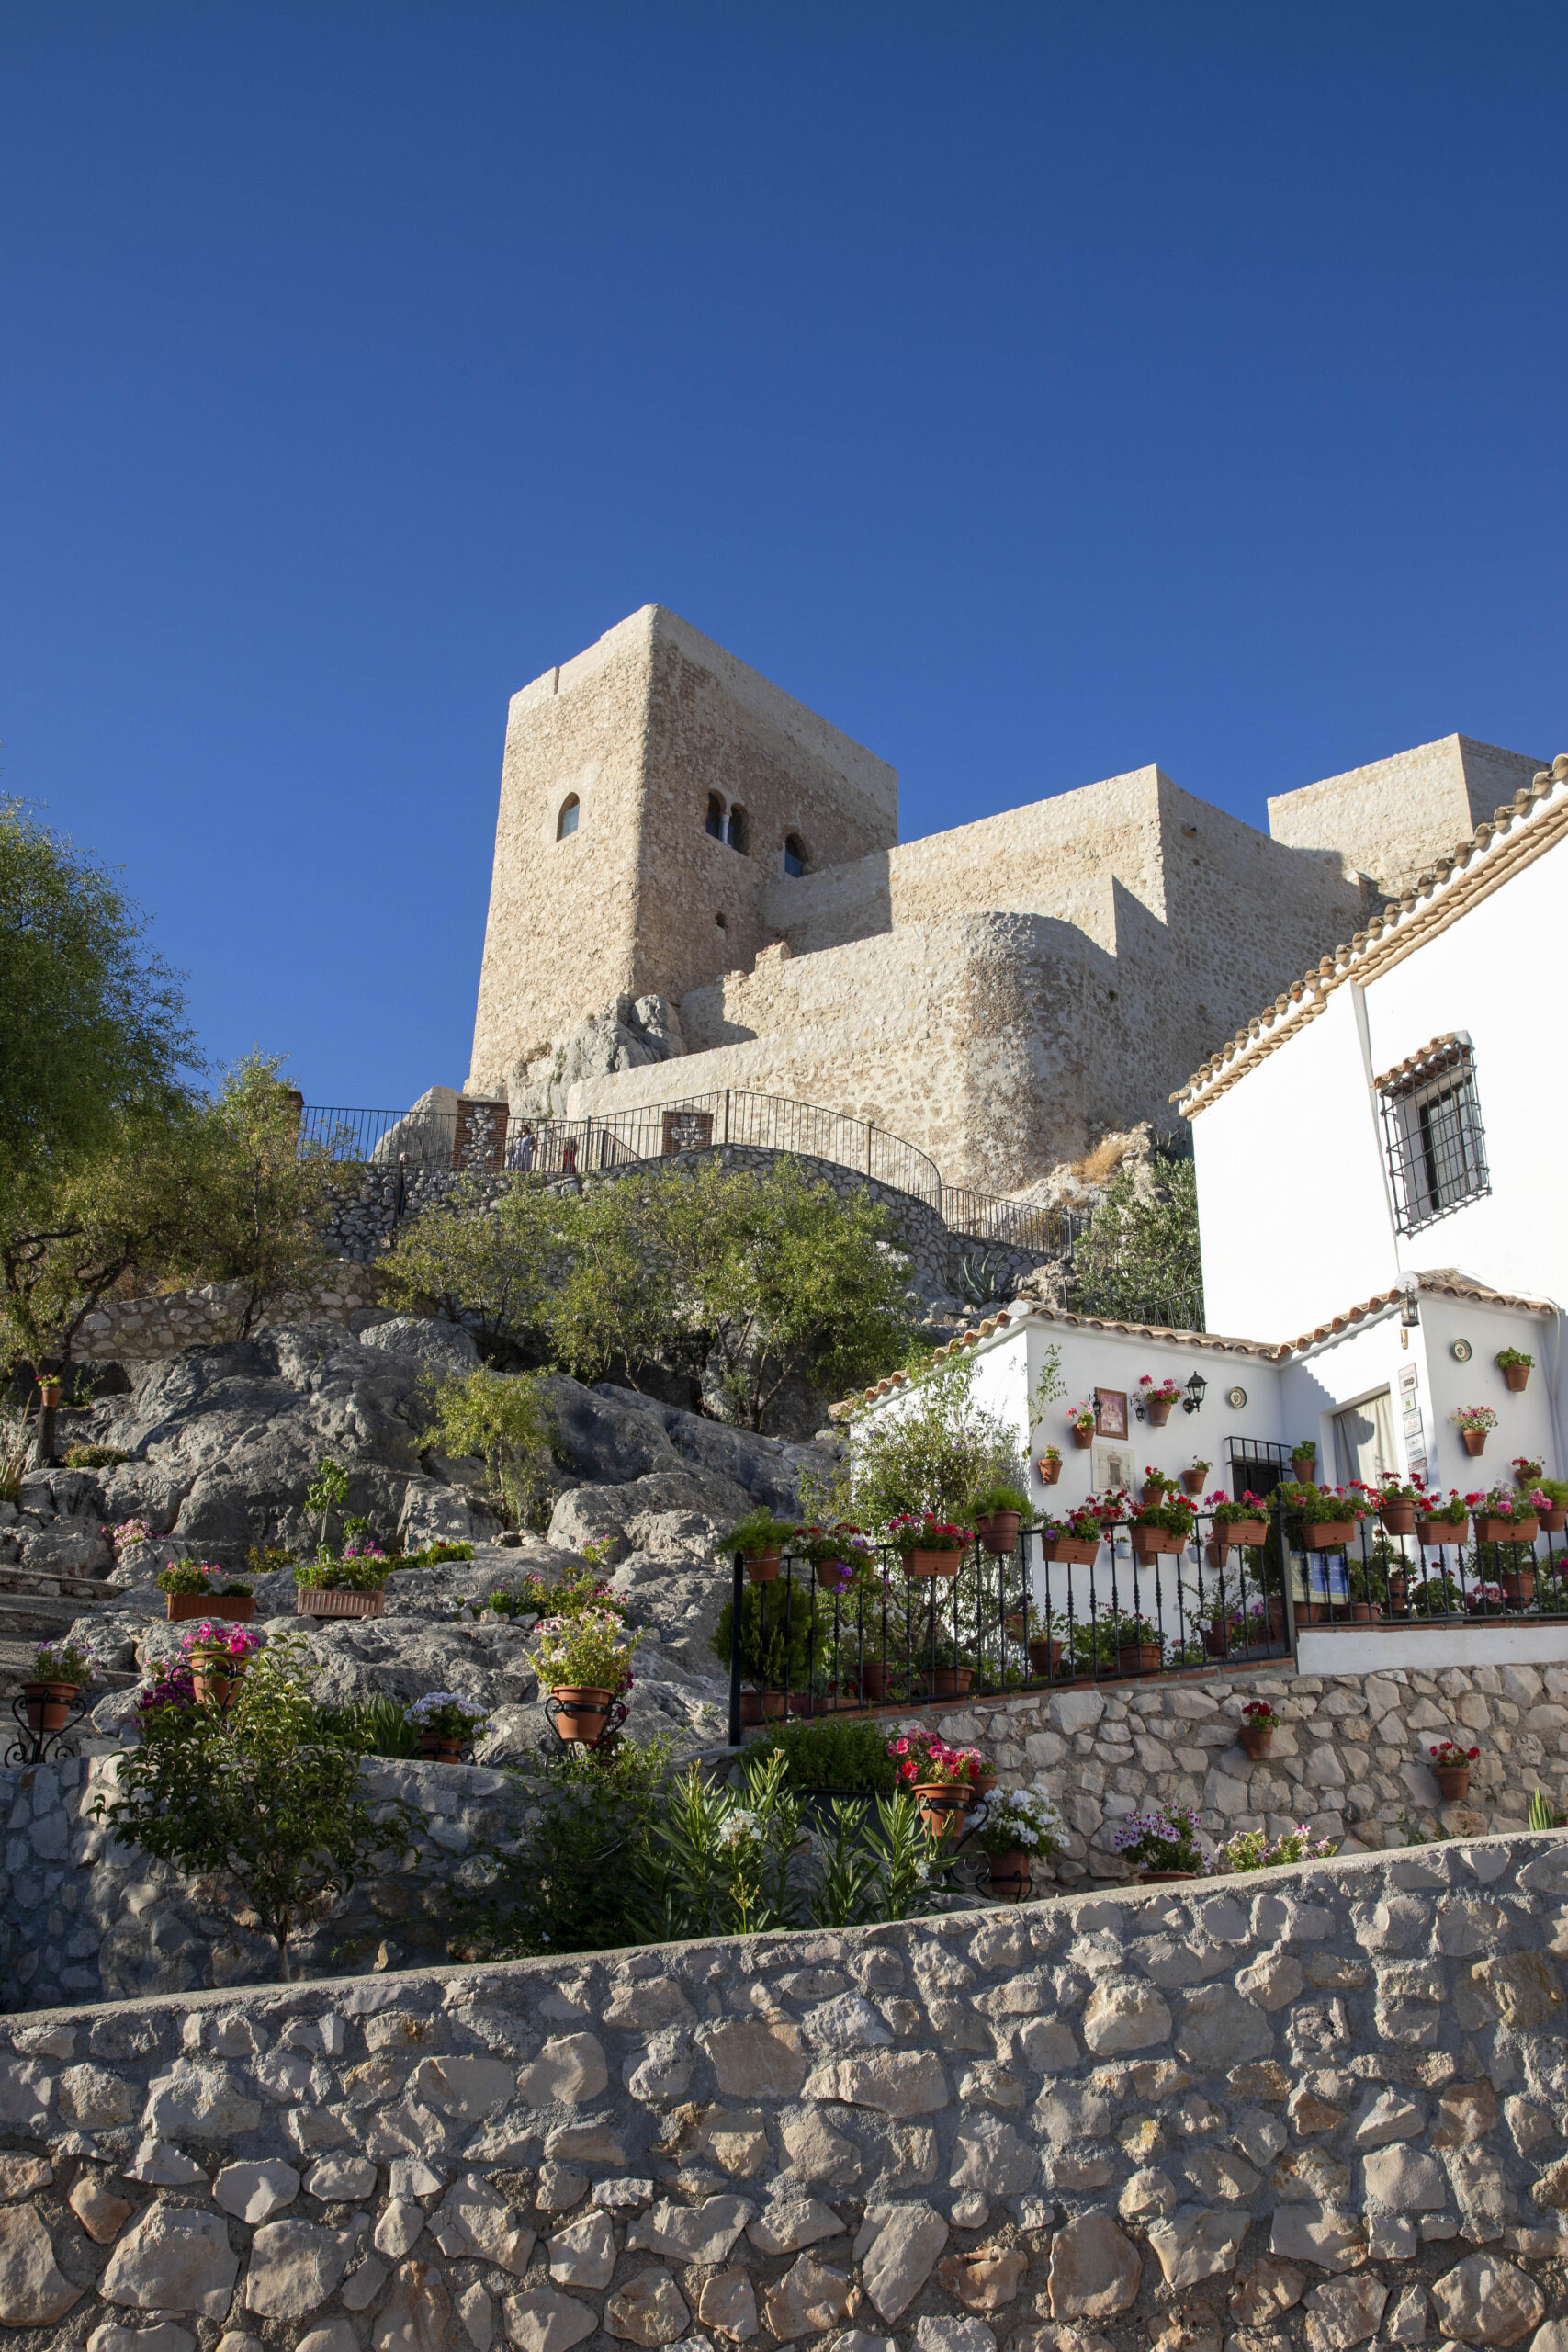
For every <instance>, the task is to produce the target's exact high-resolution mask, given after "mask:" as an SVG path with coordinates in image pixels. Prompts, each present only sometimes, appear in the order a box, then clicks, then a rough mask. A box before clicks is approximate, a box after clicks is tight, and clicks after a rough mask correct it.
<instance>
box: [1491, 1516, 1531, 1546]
mask: <svg viewBox="0 0 1568 2352" xmlns="http://www.w3.org/2000/svg"><path fill="white" fill-rule="evenodd" d="M1539 1534H1540V1520H1539V1519H1537V1518H1535V1517H1534V1516H1533V1514H1532V1516H1531V1517H1530V1518H1529V1519H1493V1518H1491V1517H1490V1516H1489V1515H1488V1514H1487V1513H1486V1512H1484V1511H1477V1512H1476V1514H1475V1540H1476V1542H1477V1543H1478V1544H1533V1543H1534V1542H1535V1539H1536V1537H1537V1536H1538V1535H1539Z"/></svg>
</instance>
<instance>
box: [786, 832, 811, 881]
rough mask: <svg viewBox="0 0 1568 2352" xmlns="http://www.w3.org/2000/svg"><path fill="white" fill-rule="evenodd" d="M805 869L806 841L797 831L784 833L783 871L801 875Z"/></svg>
mask: <svg viewBox="0 0 1568 2352" xmlns="http://www.w3.org/2000/svg"><path fill="white" fill-rule="evenodd" d="M805 871H806V843H805V842H803V841H802V840H801V838H800V835H799V834H798V833H786V834H785V835H784V872H785V873H786V874H794V875H801V874H804V873H805Z"/></svg>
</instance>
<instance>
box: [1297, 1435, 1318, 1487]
mask: <svg viewBox="0 0 1568 2352" xmlns="http://www.w3.org/2000/svg"><path fill="white" fill-rule="evenodd" d="M1316 1460H1317V1441H1316V1439H1315V1438H1310V1437H1303V1438H1302V1439H1300V1440H1299V1441H1298V1442H1297V1443H1296V1444H1294V1445H1292V1448H1291V1467H1292V1470H1293V1471H1294V1472H1295V1474H1296V1476H1297V1478H1298V1479H1299V1480H1300V1482H1301V1484H1302V1485H1303V1487H1307V1486H1310V1485H1311V1484H1312V1481H1313V1475H1314V1473H1313V1464H1314V1462H1315V1461H1316Z"/></svg>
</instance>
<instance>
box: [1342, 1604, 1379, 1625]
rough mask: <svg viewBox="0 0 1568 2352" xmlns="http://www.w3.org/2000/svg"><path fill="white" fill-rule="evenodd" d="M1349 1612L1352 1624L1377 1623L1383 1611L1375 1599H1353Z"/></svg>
mask: <svg viewBox="0 0 1568 2352" xmlns="http://www.w3.org/2000/svg"><path fill="white" fill-rule="evenodd" d="M1348 1614H1349V1619H1350V1623H1351V1624H1352V1625H1375V1624H1376V1623H1378V1620H1379V1619H1380V1618H1381V1617H1382V1610H1381V1609H1380V1608H1379V1606H1378V1604H1377V1602H1376V1601H1374V1600H1352V1601H1351V1602H1350V1604H1349V1611H1348Z"/></svg>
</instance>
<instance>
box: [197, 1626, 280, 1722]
mask: <svg viewBox="0 0 1568 2352" xmlns="http://www.w3.org/2000/svg"><path fill="white" fill-rule="evenodd" d="M180 1646H181V1648H182V1649H183V1650H184V1651H185V1654H186V1661H187V1663H188V1664H189V1667H190V1679H191V1684H192V1689H193V1692H194V1695H195V1699H196V1703H197V1706H198V1707H228V1706H231V1705H232V1704H233V1702H234V1697H235V1686H236V1685H237V1683H238V1682H239V1679H240V1677H241V1676H242V1675H243V1673H244V1671H245V1669H246V1668H247V1667H248V1666H249V1665H250V1662H251V1660H252V1658H253V1657H254V1656H255V1654H256V1652H257V1651H258V1650H259V1649H260V1647H261V1635H260V1634H249V1633H247V1632H246V1631H245V1629H244V1627H243V1625H231V1624H230V1623H227V1622H226V1621H222V1622H215V1621H214V1620H212V1619H211V1618H209V1619H207V1620H206V1621H205V1622H204V1623H201V1624H199V1625H193V1626H192V1627H191V1629H190V1631H189V1633H188V1634H182V1635H181V1637H180Z"/></svg>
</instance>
